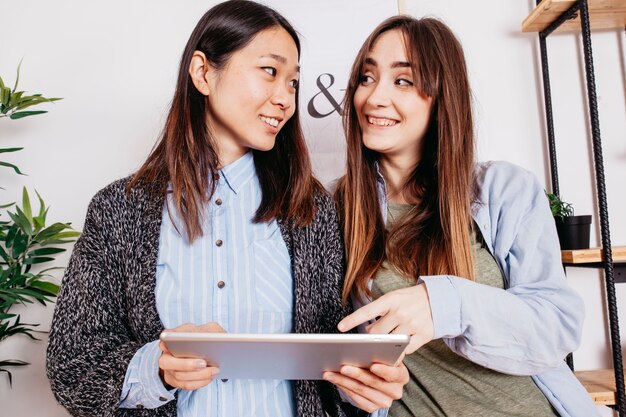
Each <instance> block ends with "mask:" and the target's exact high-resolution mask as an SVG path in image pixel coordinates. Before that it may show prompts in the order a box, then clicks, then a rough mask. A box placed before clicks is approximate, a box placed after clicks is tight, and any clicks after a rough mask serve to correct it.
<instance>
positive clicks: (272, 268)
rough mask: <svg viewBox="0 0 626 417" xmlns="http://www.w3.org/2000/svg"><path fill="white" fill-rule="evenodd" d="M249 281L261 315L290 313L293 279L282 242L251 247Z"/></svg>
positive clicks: (258, 244)
mask: <svg viewBox="0 0 626 417" xmlns="http://www.w3.org/2000/svg"><path fill="white" fill-rule="evenodd" d="M252 250H253V254H254V259H253V262H252V264H253V266H254V268H253V271H252V281H253V282H254V288H255V298H256V300H257V304H258V309H259V310H260V311H265V312H271V313H282V314H289V315H291V312H292V311H293V275H292V272H291V259H290V258H289V252H288V251H287V246H286V245H285V242H284V241H282V240H280V241H278V240H276V239H263V240H257V241H255V242H253V243H252Z"/></svg>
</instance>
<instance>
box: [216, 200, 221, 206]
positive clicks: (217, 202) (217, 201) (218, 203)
mask: <svg viewBox="0 0 626 417" xmlns="http://www.w3.org/2000/svg"><path fill="white" fill-rule="evenodd" d="M215 204H217V205H218V206H221V205H222V199H221V198H218V199H217V200H215Z"/></svg>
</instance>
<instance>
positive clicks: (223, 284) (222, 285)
mask: <svg viewBox="0 0 626 417" xmlns="http://www.w3.org/2000/svg"><path fill="white" fill-rule="evenodd" d="M225 286H226V283H225V282H224V281H220V282H218V283H217V288H220V289H221V288H224V287H225Z"/></svg>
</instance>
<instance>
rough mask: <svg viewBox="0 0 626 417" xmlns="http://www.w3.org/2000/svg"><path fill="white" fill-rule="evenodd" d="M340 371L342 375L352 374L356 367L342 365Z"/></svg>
mask: <svg viewBox="0 0 626 417" xmlns="http://www.w3.org/2000/svg"><path fill="white" fill-rule="evenodd" d="M341 373H342V374H344V375H348V376H353V375H355V374H356V369H354V368H353V367H352V366H344V367H343V368H341Z"/></svg>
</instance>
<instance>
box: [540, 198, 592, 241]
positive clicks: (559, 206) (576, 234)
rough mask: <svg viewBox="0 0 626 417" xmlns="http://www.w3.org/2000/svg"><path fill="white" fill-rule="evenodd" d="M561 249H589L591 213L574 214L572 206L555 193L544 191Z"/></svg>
mask: <svg viewBox="0 0 626 417" xmlns="http://www.w3.org/2000/svg"><path fill="white" fill-rule="evenodd" d="M546 196H547V197H548V202H549V203H550V210H552V216H553V217H554V222H555V223H556V232H557V234H558V235H559V243H560V244H561V249H563V250H567V249H589V235H590V232H591V215H580V216H575V215H574V208H573V207H572V205H571V204H570V203H566V202H565V201H563V200H561V198H560V197H559V196H558V195H556V194H551V193H546Z"/></svg>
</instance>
